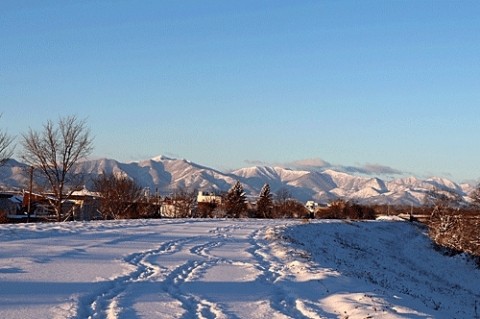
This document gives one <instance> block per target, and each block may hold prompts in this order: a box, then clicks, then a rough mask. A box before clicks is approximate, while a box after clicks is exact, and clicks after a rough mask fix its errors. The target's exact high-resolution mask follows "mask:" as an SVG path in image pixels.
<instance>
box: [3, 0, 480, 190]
mask: <svg viewBox="0 0 480 319" xmlns="http://www.w3.org/2000/svg"><path fill="white" fill-rule="evenodd" d="M479 17H480V1H476V0H475V1H461V0H459V1H442V0H432V1H429V0H411V1H400V0H399V1H393V0H392V1H385V0H378V1H368V0H362V1H353V0H352V1H334V0H332V1H320V0H317V1H278V0H275V1H258V0H253V1H223V0H222V1H220V0H218V1H197V0H195V1H193V0H192V1H181V0H178V1H177V0H169V1H160V0H158V1H157V0H155V1H154V0H152V1H133V0H132V1H122V0H118V1H117V0H115V1H113V0H112V1H101V0H99V1H97V0H84V1H69V0H58V1H49V0H44V1H35V0H32V1H29V0H2V1H0V112H2V113H3V117H2V118H1V119H0V127H2V128H4V129H6V130H7V131H8V132H9V133H10V134H13V135H18V134H20V133H22V132H25V131H27V130H28V128H29V127H31V128H33V129H37V128H39V127H41V125H42V123H45V122H46V121H47V120H50V119H52V120H56V119H58V118H59V117H60V116H66V115H77V116H78V117H80V118H86V119H87V123H88V126H89V127H90V129H91V132H92V134H93V135H94V136H95V142H94V145H95V151H94V154H93V155H92V156H93V157H96V158H99V157H107V158H114V159H117V160H120V161H132V160H141V159H148V158H150V157H154V156H156V155H159V154H164V155H167V156H172V157H178V158H186V159H189V160H191V161H193V162H197V163H200V164H203V165H206V166H210V167H214V168H217V169H221V170H225V169H234V168H240V167H245V166H253V165H256V164H269V165H270V164H273V165H287V166H288V165H290V166H295V165H303V166H309V165H314V166H321V167H335V166H338V167H340V166H341V167H349V168H358V169H362V170H365V171H372V172H378V173H381V172H387V173H391V174H393V175H395V173H406V174H414V175H417V176H420V177H426V176H429V175H439V176H443V177H447V178H451V179H453V180H455V181H463V180H477V179H478V178H479V177H480V142H479V125H480V18H479Z"/></svg>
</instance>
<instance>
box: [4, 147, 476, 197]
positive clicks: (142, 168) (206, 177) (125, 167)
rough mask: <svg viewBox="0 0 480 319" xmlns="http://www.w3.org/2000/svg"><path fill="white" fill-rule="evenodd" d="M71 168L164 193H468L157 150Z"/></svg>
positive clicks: (14, 168)
mask: <svg viewBox="0 0 480 319" xmlns="http://www.w3.org/2000/svg"><path fill="white" fill-rule="evenodd" d="M75 171H76V172H78V173H86V174H87V175H88V176H89V178H88V179H87V183H86V186H87V187H89V186H91V181H92V179H93V178H95V177H96V176H98V175H99V174H102V173H113V174H119V175H124V176H128V177H129V178H131V179H133V180H135V181H136V182H137V183H138V184H139V185H141V186H142V187H147V188H149V189H150V191H151V192H156V191H158V192H159V193H160V194H169V193H172V192H174V191H175V190H176V189H178V188H186V189H197V190H203V191H217V192H222V191H227V190H228V189H229V188H230V187H231V186H232V185H233V184H234V183H235V182H236V181H237V180H238V181H240V182H241V183H242V185H243V186H244V189H245V191H246V193H247V195H251V196H255V195H257V194H258V193H259V192H260V189H261V188H262V186H263V185H264V184H265V183H268V184H269V185H270V187H271V189H272V191H273V192H276V191H278V190H280V189H282V188H283V189H286V190H288V191H289V192H290V193H291V194H292V196H293V197H295V198H297V199H298V200H300V201H307V200H315V201H317V202H320V203H328V202H329V201H331V200H334V199H338V198H342V199H346V200H356V201H359V202H363V203H377V204H391V205H420V204H422V203H423V201H424V198H425V194H426V193H427V192H428V191H429V190H432V189H434V188H435V189H438V190H445V191H450V192H454V193H456V194H458V195H460V196H462V197H467V196H468V194H469V193H470V192H471V191H472V190H473V187H472V186H471V185H469V184H462V185H459V184H456V183H454V182H452V181H450V180H448V179H445V178H439V177H433V178H429V179H426V180H422V179H418V178H416V177H408V178H400V179H395V180H391V181H384V180H382V179H380V178H375V177H364V176H356V175H352V174H347V173H344V172H338V171H335V170H331V169H328V170H324V171H308V170H292V169H288V168H283V167H269V166H255V167H248V168H242V169H238V170H235V171H233V172H228V173H224V172H220V171H218V170H215V169H212V168H209V167H206V166H202V165H199V164H196V163H193V162H190V161H188V160H185V159H174V158H169V157H165V156H158V157H155V158H152V159H149V160H144V161H138V162H129V163H121V162H118V161H116V160H113V159H98V160H88V161H84V162H81V163H79V164H78V165H77V166H76V168H75ZM27 172H28V169H27V167H26V165H25V164H22V163H20V162H17V161H15V160H10V161H9V162H8V163H7V165H5V166H3V167H0V187H3V188H17V189H21V188H26V187H27V186H26V185H27V182H28V177H27V176H28V175H27V174H28V173H27Z"/></svg>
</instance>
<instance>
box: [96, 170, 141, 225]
mask: <svg viewBox="0 0 480 319" xmlns="http://www.w3.org/2000/svg"><path fill="white" fill-rule="evenodd" d="M93 185H94V190H95V191H96V192H98V193H99V195H100V213H101V215H102V218H103V219H120V218H131V217H133V216H135V215H137V214H138V212H137V207H136V206H137V205H138V203H139V202H140V201H141V199H142V197H143V196H142V195H143V189H142V187H140V186H139V185H137V183H135V181H133V180H131V179H129V178H128V177H127V176H123V175H122V176H118V175H114V174H106V173H103V174H101V175H100V176H98V177H97V178H96V179H94V180H93Z"/></svg>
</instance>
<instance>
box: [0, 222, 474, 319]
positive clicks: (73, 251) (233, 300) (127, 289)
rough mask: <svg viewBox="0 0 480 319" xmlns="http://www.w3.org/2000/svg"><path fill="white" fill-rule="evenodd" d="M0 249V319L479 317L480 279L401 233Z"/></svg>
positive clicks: (326, 232)
mask: <svg viewBox="0 0 480 319" xmlns="http://www.w3.org/2000/svg"><path fill="white" fill-rule="evenodd" d="M0 241H1V242H2V248H1V250H0V318H12V319H14V318H22V319H26V318H109V319H113V318H128V319H135V318H350V319H351V318H469V319H471V318H480V271H479V270H477V269H475V268H474V266H473V265H472V264H470V263H468V262H467V261H465V260H464V259H462V258H458V257H457V258H448V257H445V256H442V255H441V254H439V253H438V252H436V251H434V250H433V249H432V247H431V243H430V242H429V240H428V239H427V238H426V236H425V235H424V231H423V230H422V229H421V228H419V227H416V226H414V225H412V224H410V223H406V222H392V221H390V222H389V221H381V222H380V221H378V222H353V223H352V222H342V221H322V222H312V223H302V222H299V221H259V220H131V221H119V222H92V223H64V224H60V223H59V224H29V225H26V224H21V225H2V226H0ZM476 308H477V309H476Z"/></svg>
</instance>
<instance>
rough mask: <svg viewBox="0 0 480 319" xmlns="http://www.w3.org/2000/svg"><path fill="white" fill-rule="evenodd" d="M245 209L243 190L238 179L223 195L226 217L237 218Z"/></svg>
mask: <svg viewBox="0 0 480 319" xmlns="http://www.w3.org/2000/svg"><path fill="white" fill-rule="evenodd" d="M246 210H247V204H246V197H245V192H244V191H243V186H242V184H240V182H239V181H237V182H236V183H235V185H234V186H233V187H232V188H230V190H229V191H228V193H227V195H226V197H225V213H226V215H227V217H232V218H238V217H240V216H241V215H242V213H244V212H245V211H246Z"/></svg>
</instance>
